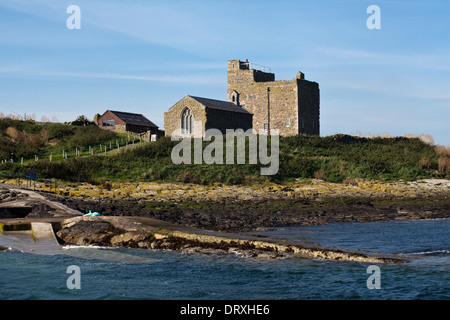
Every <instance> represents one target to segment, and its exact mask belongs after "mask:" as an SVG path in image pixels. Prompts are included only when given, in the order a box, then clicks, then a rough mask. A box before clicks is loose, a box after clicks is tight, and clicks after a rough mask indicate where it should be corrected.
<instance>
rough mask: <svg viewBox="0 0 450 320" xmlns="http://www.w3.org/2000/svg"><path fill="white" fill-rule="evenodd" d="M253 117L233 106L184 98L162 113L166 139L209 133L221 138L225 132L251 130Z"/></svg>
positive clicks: (201, 99) (194, 98) (205, 99)
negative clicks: (175, 136)
mask: <svg viewBox="0 0 450 320" xmlns="http://www.w3.org/2000/svg"><path fill="white" fill-rule="evenodd" d="M252 119H253V115H252V114H251V113H250V112H248V111H247V110H245V109H243V108H242V107H240V106H238V105H237V104H235V103H233V102H227V101H220V100H214V99H208V98H201V97H194V96H190V95H186V96H185V97H184V98H183V99H181V100H180V101H178V102H177V103H176V104H175V105H173V106H172V107H171V108H170V109H169V111H167V112H165V113H164V129H165V134H166V136H171V135H172V134H175V135H180V134H181V135H193V134H194V133H195V134H196V135H197V134H198V135H202V136H204V135H205V132H206V130H208V129H217V130H219V131H220V132H222V133H223V134H225V133H226V130H227V129H233V130H236V129H242V130H244V131H246V130H248V129H251V128H252V121H253V120H252Z"/></svg>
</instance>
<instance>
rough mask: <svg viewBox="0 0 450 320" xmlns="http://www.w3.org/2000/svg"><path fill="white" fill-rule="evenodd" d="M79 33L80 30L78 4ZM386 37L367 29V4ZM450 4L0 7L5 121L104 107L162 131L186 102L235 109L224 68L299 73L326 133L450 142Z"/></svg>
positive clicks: (6, 0) (3, 3)
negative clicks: (313, 86)
mask: <svg viewBox="0 0 450 320" xmlns="http://www.w3.org/2000/svg"><path fill="white" fill-rule="evenodd" d="M72 4H75V5H78V6H79V7H80V9H81V29H80V30H69V29H68V28H67V26H66V20H67V18H68V17H69V16H70V14H67V13H66V9H67V7H68V6H69V5H72ZM372 4H375V5H378V6H379V7H380V10H381V29H379V30H369V29H368V28H367V27H366V20H367V18H368V17H369V16H370V14H368V13H366V10H367V7H368V6H369V5H372ZM449 21H450V1H448V0H427V1H425V0H423V1H412V0H411V1H400V0H397V1H381V0H371V1H364V0H346V1H337V0H317V1H298V0H297V1H287V0H286V1H274V0H271V1H263V0H260V1H252V0H248V1H234V0H228V1H218V0H209V1H171V0H168V1H167V0H166V1H152V0H147V1H144V0H139V1H132V0H128V1H125V0H109V1H99V0H89V1H87V0H71V1H62V0H40V1H39V0H33V1H28V0H0V30H1V31H0V112H2V113H4V114H10V113H12V114H14V113H18V114H24V113H27V114H32V113H35V114H36V116H37V119H38V120H39V119H40V118H41V117H42V116H46V117H48V118H52V117H53V116H54V117H56V118H57V119H58V120H59V121H70V120H73V119H75V118H76V117H77V116H78V115H81V114H84V115H86V116H88V117H89V118H92V117H93V115H94V114H95V113H100V114H101V113H103V112H104V111H105V110H106V109H118V110H123V111H129V112H136V113H142V114H144V115H145V116H147V117H148V118H149V119H151V120H152V121H153V122H155V123H156V124H157V125H159V126H160V127H163V126H164V112H165V111H167V110H168V109H169V108H170V107H171V106H172V105H173V104H175V103H176V102H177V101H179V100H180V99H181V98H183V97H184V96H185V95H186V94H190V95H195V96H203V97H208V98H213V99H220V100H226V68H227V60H232V59H241V60H245V59H249V61H250V62H253V63H255V64H260V65H264V66H268V67H270V68H271V70H272V72H274V73H275V76H276V79H277V80H290V79H293V78H294V77H295V75H296V73H297V71H302V72H303V73H305V75H306V79H308V80H312V81H317V82H318V83H319V86H320V89H321V135H322V136H326V135H330V134H334V133H347V134H355V133H357V132H361V133H362V134H363V135H365V134H368V133H371V134H383V133H388V134H390V135H393V136H397V135H405V134H423V133H428V134H430V135H432V136H433V137H434V140H435V143H436V144H444V145H450V125H449V123H450V121H449V120H450V41H449V39H450V22H449Z"/></svg>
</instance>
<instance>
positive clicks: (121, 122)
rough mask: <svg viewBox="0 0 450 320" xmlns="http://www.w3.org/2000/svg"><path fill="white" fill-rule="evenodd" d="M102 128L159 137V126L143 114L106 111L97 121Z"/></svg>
mask: <svg viewBox="0 0 450 320" xmlns="http://www.w3.org/2000/svg"><path fill="white" fill-rule="evenodd" d="M96 120H97V124H98V126H99V127H100V128H102V129H106V130H113V131H116V132H123V133H132V134H133V133H134V134H144V133H149V134H150V135H152V136H154V135H158V126H157V125H156V124H154V123H153V122H151V121H150V120H148V119H147V118H146V117H144V116H143V115H142V114H137V113H131V112H122V111H112V110H106V111H105V113H103V114H102V115H101V116H99V117H98V118H97V119H96Z"/></svg>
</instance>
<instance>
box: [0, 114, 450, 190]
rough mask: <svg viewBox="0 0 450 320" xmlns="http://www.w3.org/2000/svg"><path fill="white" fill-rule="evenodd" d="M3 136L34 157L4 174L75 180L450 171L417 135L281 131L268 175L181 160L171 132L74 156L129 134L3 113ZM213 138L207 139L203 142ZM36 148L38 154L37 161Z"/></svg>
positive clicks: (234, 179) (250, 180) (245, 180)
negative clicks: (176, 160)
mask: <svg viewBox="0 0 450 320" xmlns="http://www.w3.org/2000/svg"><path fill="white" fill-rule="evenodd" d="M0 139H1V140H0V141H1V145H0V155H1V158H5V159H7V158H9V154H10V153H11V152H14V153H15V155H16V159H18V158H19V157H22V156H23V157H25V158H27V159H31V161H28V162H25V163H24V164H23V165H21V164H20V161H17V160H16V163H14V164H12V163H6V164H1V165H0V173H3V175H5V174H9V175H21V174H23V173H24V171H25V170H26V169H30V168H32V169H37V170H38V175H39V177H42V178H47V179H50V178H55V179H61V180H65V181H73V182H80V181H86V182H91V183H97V184H100V183H102V181H103V182H104V181H116V182H118V181H164V182H189V183H198V184H214V183H224V184H258V183H265V182H276V183H283V182H286V181H292V180H294V179H297V178H300V179H310V178H315V179H321V180H325V181H329V182H342V181H344V180H346V179H351V178H364V179H377V180H385V181H390V180H399V179H402V180H416V179H419V178H450V152H449V150H448V148H447V149H446V148H445V147H436V146H431V145H428V144H426V143H424V142H422V141H421V140H420V139H418V138H405V137H396V138H372V139H368V138H358V137H353V136H348V135H333V136H327V137H317V136H293V137H280V157H279V170H278V173H277V174H276V175H273V176H262V175H261V174H260V168H261V167H266V166H263V165H261V164H260V163H258V164H230V165H228V164H213V165H207V164H198V165H197V164H190V165H184V164H181V165H175V164H173V162H172V159H171V153H172V149H173V147H174V146H175V145H176V144H177V143H178V142H176V141H175V142H174V141H171V140H170V139H169V138H161V139H159V140H158V141H156V142H152V143H146V144H144V145H143V146H140V147H137V148H133V149H129V150H124V151H122V152H119V153H114V154H113V153H110V154H109V153H108V154H107V155H105V154H104V153H102V155H103V156H84V157H83V156H81V157H75V153H74V149H75V148H79V149H80V150H82V152H84V154H88V148H89V146H94V145H95V146H96V147H95V148H99V144H101V143H103V144H104V145H108V146H109V143H111V144H113V142H112V141H114V143H115V142H116V141H118V140H119V141H123V140H121V139H120V136H118V135H117V134H115V133H111V132H108V131H104V130H102V129H99V128H97V127H95V126H91V127H89V126H88V127H72V126H67V125H62V124H36V123H34V122H31V121H16V120H7V119H3V120H0ZM119 143H120V142H119ZM209 143H210V142H203V147H206V146H207V145H208V144H209ZM63 149H65V150H69V151H70V152H72V154H73V156H72V155H71V156H70V157H68V159H62V156H59V158H57V156H56V155H59V154H60V153H61V152H62V150H63ZM52 152H53V153H54V154H55V156H54V157H53V161H49V160H48V159H49V158H48V155H49V154H50V153H52ZM98 153H100V152H98ZM35 154H37V157H38V159H39V161H34V159H35V158H34V155H35ZM224 154H225V150H224ZM55 157H56V158H55ZM224 157H225V155H224ZM234 163H236V161H235V162H234ZM246 163H248V162H246Z"/></svg>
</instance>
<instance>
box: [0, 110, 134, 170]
mask: <svg viewBox="0 0 450 320" xmlns="http://www.w3.org/2000/svg"><path fill="white" fill-rule="evenodd" d="M127 141H128V136H127V135H126V134H121V133H115V132H111V131H107V130H102V129H100V128H98V127H97V126H93V125H91V126H86V127H78V126H71V125H65V124H60V123H37V122H35V121H31V120H29V121H21V120H12V119H7V118H6V119H0V159H2V160H8V161H9V160H10V158H11V153H14V158H15V161H16V162H17V161H21V159H22V158H23V160H24V161H25V162H28V161H35V159H36V158H35V157H37V158H38V159H39V160H44V159H45V160H50V157H51V158H52V160H61V159H63V157H68V158H71V157H76V156H77V155H79V156H85V155H89V154H90V153H94V154H98V153H104V150H105V147H106V148H107V150H108V151H109V150H111V149H115V148H117V146H119V147H123V146H125V145H126V144H127ZM137 141H138V140H137Z"/></svg>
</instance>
